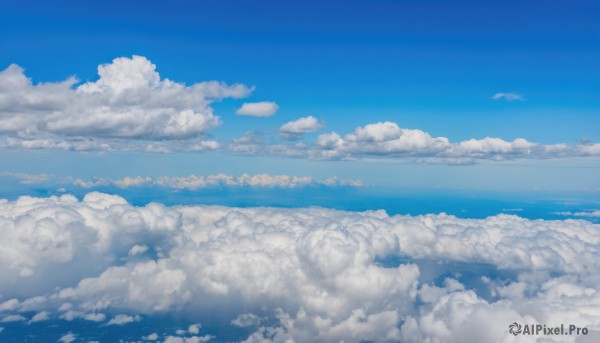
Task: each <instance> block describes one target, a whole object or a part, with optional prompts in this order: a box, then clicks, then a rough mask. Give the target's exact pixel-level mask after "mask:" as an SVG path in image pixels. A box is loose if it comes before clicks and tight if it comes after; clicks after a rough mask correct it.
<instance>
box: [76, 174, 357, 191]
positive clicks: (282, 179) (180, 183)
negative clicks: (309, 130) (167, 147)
mask: <svg viewBox="0 0 600 343" xmlns="http://www.w3.org/2000/svg"><path fill="white" fill-rule="evenodd" d="M73 183H74V184H75V185H77V186H80V187H84V188H92V187H99V186H117V187H121V188H128V187H142V186H159V187H166V188H172V189H187V190H195V189H201V188H206V187H215V186H224V187H246V186H250V187H275V188H296V187H304V186H328V187H336V186H352V187H360V186H363V185H364V184H363V183H362V181H360V180H353V179H338V178H337V177H331V178H327V179H323V180H314V179H313V178H312V177H310V176H302V177H298V176H289V175H269V174H256V175H248V174H242V175H241V176H231V175H226V174H215V175H208V176H197V175H190V176H184V177H167V176H160V177H155V178H152V177H149V176H147V177H141V176H136V177H125V178H123V179H117V180H113V179H110V178H100V179H96V180H92V181H83V180H80V179H77V180H75V181H74V182H73Z"/></svg>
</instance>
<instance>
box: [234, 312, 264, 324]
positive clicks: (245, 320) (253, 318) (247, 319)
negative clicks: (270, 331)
mask: <svg viewBox="0 0 600 343" xmlns="http://www.w3.org/2000/svg"><path fill="white" fill-rule="evenodd" d="M260 321H261V320H260V318H259V317H258V316H257V315H255V314H254V313H242V314H240V315H239V316H237V317H236V318H235V319H234V320H232V321H231V325H235V326H239V327H241V328H245V327H248V326H254V325H258V324H260Z"/></svg>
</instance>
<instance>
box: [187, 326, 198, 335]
mask: <svg viewBox="0 0 600 343" xmlns="http://www.w3.org/2000/svg"><path fill="white" fill-rule="evenodd" d="M188 332H189V333H191V334H192V335H197V334H199V333H200V324H192V325H190V326H189V327H188Z"/></svg>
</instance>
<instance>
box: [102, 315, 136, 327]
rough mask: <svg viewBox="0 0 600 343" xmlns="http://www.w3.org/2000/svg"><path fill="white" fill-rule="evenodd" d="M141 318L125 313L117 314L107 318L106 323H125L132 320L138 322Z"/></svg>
mask: <svg viewBox="0 0 600 343" xmlns="http://www.w3.org/2000/svg"><path fill="white" fill-rule="evenodd" d="M141 319H142V318H141V317H140V316H137V315H136V316H130V315H127V314H118V315H116V316H115V317H114V318H113V319H111V320H109V321H108V323H106V325H125V324H129V323H133V322H139V321H140V320H141Z"/></svg>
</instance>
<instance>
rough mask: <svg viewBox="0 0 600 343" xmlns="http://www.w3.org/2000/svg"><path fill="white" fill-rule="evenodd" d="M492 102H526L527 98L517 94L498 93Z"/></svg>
mask: <svg viewBox="0 0 600 343" xmlns="http://www.w3.org/2000/svg"><path fill="white" fill-rule="evenodd" d="M492 100H494V101H498V100H506V101H525V98H524V97H523V96H522V95H521V94H517V93H496V94H494V95H493V96H492Z"/></svg>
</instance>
